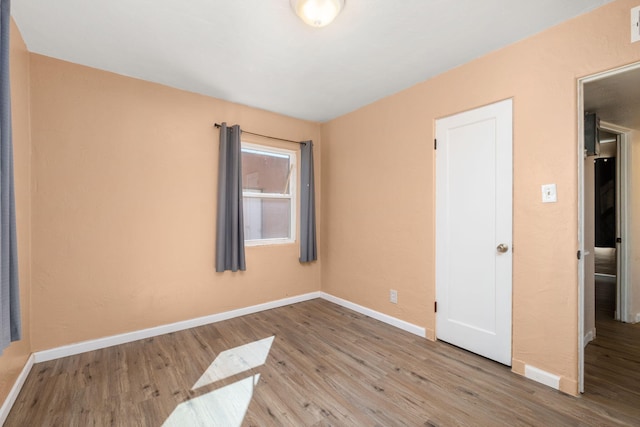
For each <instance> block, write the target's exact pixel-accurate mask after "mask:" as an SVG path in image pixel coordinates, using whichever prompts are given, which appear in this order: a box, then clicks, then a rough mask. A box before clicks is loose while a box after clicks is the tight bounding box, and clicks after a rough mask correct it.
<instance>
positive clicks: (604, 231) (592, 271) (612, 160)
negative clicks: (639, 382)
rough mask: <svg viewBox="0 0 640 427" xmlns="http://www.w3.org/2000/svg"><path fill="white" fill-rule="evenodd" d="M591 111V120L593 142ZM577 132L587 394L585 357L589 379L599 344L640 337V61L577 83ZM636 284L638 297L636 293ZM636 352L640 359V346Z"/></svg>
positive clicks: (581, 331) (581, 330) (585, 377)
mask: <svg viewBox="0 0 640 427" xmlns="http://www.w3.org/2000/svg"><path fill="white" fill-rule="evenodd" d="M585 114H586V116H585ZM589 115H591V116H595V117H596V120H595V123H596V127H595V138H594V140H593V141H592V140H591V139H592V138H593V132H591V134H590V126H592V123H593V122H594V121H593V120H592V119H591V118H588V116H589ZM585 117H586V119H585ZM598 123H599V126H598ZM578 130H579V132H578V195H579V197H578V239H579V249H580V253H579V257H580V260H579V262H578V268H579V271H578V277H579V286H578V291H579V292H578V295H579V319H578V322H579V323H578V324H579V328H578V329H579V334H578V348H579V388H580V392H585V387H586V389H587V391H589V387H590V384H589V380H588V378H590V376H589V372H587V374H585V364H587V361H588V365H589V366H588V368H589V370H590V372H591V377H593V372H598V371H597V369H600V368H602V366H598V364H599V363H604V362H602V361H601V360H600V359H599V358H598V357H596V356H594V351H596V350H597V349H600V348H601V347H602V346H601V344H602V343H603V342H607V343H613V345H612V346H610V348H609V350H610V351H618V350H619V348H617V347H616V343H617V342H618V341H621V340H622V339H623V338H621V337H623V336H627V334H630V335H631V336H633V334H640V324H636V325H633V323H636V322H638V321H639V320H640V315H639V314H638V313H640V304H635V301H634V298H633V295H634V284H633V281H632V280H631V277H632V274H633V269H634V268H633V265H632V264H631V263H630V262H629V260H630V259H632V258H631V257H630V254H631V253H638V250H636V251H635V252H634V243H633V242H634V239H633V233H632V230H633V229H632V228H631V227H630V217H631V215H630V213H631V211H632V210H633V207H634V198H633V194H632V193H631V189H632V188H633V184H632V182H635V175H634V168H633V166H634V163H638V164H639V166H638V167H637V168H635V170H636V172H635V174H638V172H640V150H639V149H635V150H633V144H634V142H635V144H636V145H637V146H638V147H640V63H638V64H633V65H630V66H626V67H622V68H619V69H615V70H611V71H607V72H604V73H599V74H597V75H593V76H589V77H586V78H583V79H580V80H579V81H578ZM634 155H635V157H638V160H637V161H636V162H634ZM639 177H640V175H639ZM636 199H639V198H638V197H636ZM638 237H639V238H636V239H635V241H636V242H637V245H638V248H639V250H640V236H638ZM639 273H640V271H639ZM638 287H639V289H637V290H635V294H636V295H637V296H638V297H640V286H638ZM625 325H626V326H625ZM638 337H640V335H638ZM591 342H593V344H589V343H591ZM587 345H590V347H589V349H588V351H589V352H590V353H588V354H586V353H585V347H586V346H587ZM633 352H634V353H638V354H637V356H638V357H639V358H640V346H638V347H637V348H636V349H633ZM586 356H589V357H586ZM604 357H616V356H615V355H613V356H611V355H610V354H607V355H604ZM610 363H614V362H613V360H612V361H611V362H610ZM585 382H586V385H585ZM635 388H636V389H637V390H636V391H637V392H640V387H638V386H635Z"/></svg>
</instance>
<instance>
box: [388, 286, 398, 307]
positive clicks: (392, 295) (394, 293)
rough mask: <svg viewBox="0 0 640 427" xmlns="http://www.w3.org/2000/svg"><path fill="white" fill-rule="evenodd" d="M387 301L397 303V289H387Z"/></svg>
mask: <svg viewBox="0 0 640 427" xmlns="http://www.w3.org/2000/svg"><path fill="white" fill-rule="evenodd" d="M389 302H392V303H394V304H397V303H398V291H396V290H395V289H390V290H389Z"/></svg>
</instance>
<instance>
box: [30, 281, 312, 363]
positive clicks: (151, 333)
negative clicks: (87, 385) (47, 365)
mask: <svg viewBox="0 0 640 427" xmlns="http://www.w3.org/2000/svg"><path fill="white" fill-rule="evenodd" d="M320 297H321V293H320V292H310V293H308V294H303V295H297V296H294V297H289V298H284V299H280V300H277V301H271V302H267V303H264V304H258V305H252V306H250V307H245V308H239V309H237V310H231V311H225V312H222V313H217V314H212V315H209V316H203V317H198V318H195V319H190V320H183V321H181V322H176V323H170V324H167V325H161V326H156V327H153V328H148V329H142V330H139V331H133V332H127V333H124V334H118V335H112V336H109V337H104V338H98V339H95V340H88V341H82V342H79V343H75V344H69V345H65V346H62V347H56V348H52V349H49V350H43V351H37V352H35V353H34V354H33V356H35V359H34V361H35V363H40V362H46V361H48V360H54V359H59V358H61V357H67V356H73V355H75V354H80V353H84V352H87V351H93V350H99V349H101V348H107V347H111V346H114V345H119V344H125V343H128V342H132V341H138V340H141V339H146V338H151V337H156V336H158V335H164V334H168V333H171V332H177V331H182V330H185V329H189V328H195V327H197V326H203V325H208V324H210V323H216V322H220V321H222V320H227V319H232V318H234V317H240V316H245V315H247V314H253V313H258V312H260V311H264V310H271V309H272V308H278V307H282V306H285V305H289V304H295V303H298V302H302V301H308V300H311V299H315V298H320Z"/></svg>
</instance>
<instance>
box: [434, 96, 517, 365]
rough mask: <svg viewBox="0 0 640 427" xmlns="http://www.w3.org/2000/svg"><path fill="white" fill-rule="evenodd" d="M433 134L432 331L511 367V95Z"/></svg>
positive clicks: (450, 120) (442, 123)
mask: <svg viewBox="0 0 640 427" xmlns="http://www.w3.org/2000/svg"><path fill="white" fill-rule="evenodd" d="M436 140H437V149H436V301H437V313H436V336H437V338H438V339H440V340H442V341H446V342H448V343H451V344H454V345H456V346H458V347H462V348H465V349H467V350H469V351H472V352H474V353H477V354H480V355H482V356H485V357H487V358H490V359H493V360H495V361H498V362H500V363H503V364H505V365H509V366H511V271H512V265H511V262H512V255H511V253H512V248H511V240H512V178H513V170H512V167H513V166H512V163H513V160H512V102H511V100H510V99H509V100H506V101H501V102H498V103H496V104H492V105H489V106H486V107H482V108H478V109H475V110H471V111H467V112H464V113H460V114H457V115H455V116H451V117H447V118H444V119H440V120H438V121H437V122H436Z"/></svg>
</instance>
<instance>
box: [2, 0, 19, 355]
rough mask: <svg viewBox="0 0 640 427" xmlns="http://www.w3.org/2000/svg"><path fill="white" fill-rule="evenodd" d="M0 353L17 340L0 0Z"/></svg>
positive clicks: (5, 33)
mask: <svg viewBox="0 0 640 427" xmlns="http://www.w3.org/2000/svg"><path fill="white" fill-rule="evenodd" d="M0 2H1V3H0V259H1V262H0V269H1V270H0V329H1V330H0V353H1V352H2V350H4V349H5V348H7V347H8V346H9V344H10V343H11V341H17V340H19V339H20V338H21V335H22V334H21V321H20V295H19V293H18V248H17V244H16V206H15V194H14V189H13V145H12V141H11V82H10V80H9V31H10V24H11V21H10V1H9V0H0Z"/></svg>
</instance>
